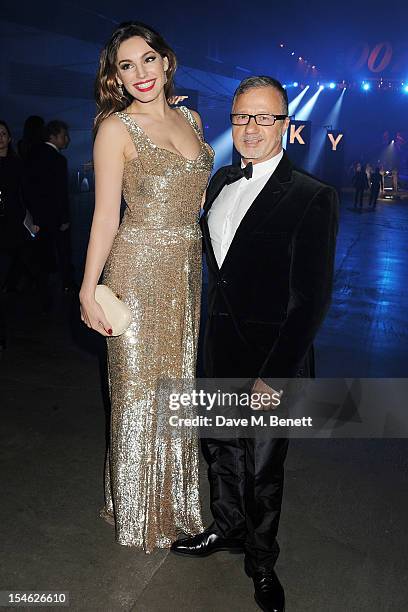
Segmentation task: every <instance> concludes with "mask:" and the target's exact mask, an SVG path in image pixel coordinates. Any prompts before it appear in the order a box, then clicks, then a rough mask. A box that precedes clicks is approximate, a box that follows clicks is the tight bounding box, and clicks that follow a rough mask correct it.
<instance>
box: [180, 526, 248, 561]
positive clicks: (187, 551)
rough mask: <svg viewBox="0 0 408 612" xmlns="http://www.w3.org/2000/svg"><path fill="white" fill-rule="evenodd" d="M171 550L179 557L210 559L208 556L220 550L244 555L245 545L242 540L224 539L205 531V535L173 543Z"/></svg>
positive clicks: (201, 534) (200, 534)
mask: <svg viewBox="0 0 408 612" xmlns="http://www.w3.org/2000/svg"><path fill="white" fill-rule="evenodd" d="M170 550H171V551H172V552H174V553H176V554H177V555H190V556H191V557H208V555H212V554H213V553H216V552H219V551H220V550H227V551H228V552H230V553H242V552H244V543H243V541H242V540H236V539H233V538H222V537H221V536H219V535H217V534H216V533H214V532H213V531H203V533H199V534H198V535H195V536H191V537H189V538H183V539H181V540H177V541H176V542H173V544H172V545H171V549H170Z"/></svg>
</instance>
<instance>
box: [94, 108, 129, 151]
mask: <svg viewBox="0 0 408 612" xmlns="http://www.w3.org/2000/svg"><path fill="white" fill-rule="evenodd" d="M131 145H132V143H131V141H130V137H129V134H128V131H127V129H126V126H125V124H124V123H123V121H121V119H120V118H119V117H118V116H117V115H115V114H112V115H109V117H106V119H104V120H103V121H102V122H101V124H100V126H99V128H98V132H97V134H96V138H95V148H97V149H98V148H99V149H104V148H108V149H109V150H110V151H111V152H112V151H116V152H121V153H122V154H123V155H124V157H125V158H126V157H128V150H129V149H130V150H131V149H132V146H131Z"/></svg>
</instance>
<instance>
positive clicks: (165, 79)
mask: <svg viewBox="0 0 408 612" xmlns="http://www.w3.org/2000/svg"><path fill="white" fill-rule="evenodd" d="M166 83H167V72H166V71H165V72H164V84H166Z"/></svg>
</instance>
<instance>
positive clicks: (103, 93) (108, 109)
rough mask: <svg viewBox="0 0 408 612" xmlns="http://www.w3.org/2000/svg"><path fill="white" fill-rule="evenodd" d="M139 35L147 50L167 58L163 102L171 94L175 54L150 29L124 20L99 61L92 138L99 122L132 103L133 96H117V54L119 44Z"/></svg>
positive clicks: (175, 62)
mask: <svg viewBox="0 0 408 612" xmlns="http://www.w3.org/2000/svg"><path fill="white" fill-rule="evenodd" d="M133 36H140V37H141V38H143V40H145V41H146V42H147V44H148V45H149V47H151V48H152V49H154V50H155V51H157V53H159V54H160V55H161V57H167V59H168V62H169V67H168V69H167V72H166V75H167V83H166V84H165V85H164V94H165V96H166V98H167V99H169V98H170V97H171V96H172V95H173V91H174V73H175V72H176V68H177V59H176V55H175V53H174V51H173V49H172V48H171V47H169V45H168V44H167V43H166V41H165V40H164V39H163V37H162V36H160V34H159V33H158V32H156V31H155V30H153V28H151V27H150V26H148V25H146V24H144V23H141V22H140V21H125V22H123V23H121V24H120V25H119V27H118V28H117V29H116V30H115V31H114V33H113V34H112V36H111V37H110V39H109V41H108V42H107V44H106V45H105V47H104V49H103V51H102V53H101V57H100V59H99V70H98V74H97V76H96V80H95V99H96V107H97V115H96V117H95V121H94V136H96V132H97V131H98V128H99V126H100V124H101V122H102V121H103V120H104V119H106V117H109V115H111V114H112V113H114V112H116V111H121V110H123V109H125V108H126V107H127V106H129V104H130V103H131V102H132V100H133V97H132V96H131V95H130V94H129V93H128V92H127V91H125V90H124V91H123V94H122V93H121V91H120V89H119V87H118V83H117V72H118V69H117V65H116V62H117V54H118V49H119V47H120V45H121V44H122V42H123V41H125V40H128V38H132V37H133Z"/></svg>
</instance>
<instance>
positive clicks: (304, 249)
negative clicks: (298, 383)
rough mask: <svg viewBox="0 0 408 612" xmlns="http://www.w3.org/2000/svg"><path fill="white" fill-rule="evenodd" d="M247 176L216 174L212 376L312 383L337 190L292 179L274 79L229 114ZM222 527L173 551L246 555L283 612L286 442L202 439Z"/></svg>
mask: <svg viewBox="0 0 408 612" xmlns="http://www.w3.org/2000/svg"><path fill="white" fill-rule="evenodd" d="M231 121H232V124H233V132H232V134H233V140H234V145H235V148H236V149H237V150H238V152H239V153H240V154H241V159H242V161H241V167H240V168H239V167H234V166H228V167H223V168H220V169H219V170H218V172H217V173H216V174H215V175H214V177H213V178H212V180H211V182H210V185H209V187H208V190H207V198H206V202H205V207H204V214H203V217H202V231H203V237H204V244H205V249H206V257H207V263H208V269H209V290H208V291H209V296H208V300H209V301H208V305H209V306H208V321H207V327H206V333H205V345H204V363H205V373H206V376H207V377H212V378H253V379H254V380H255V383H254V386H253V391H254V392H271V388H270V387H269V386H268V384H267V379H268V378H291V377H297V376H300V377H312V376H314V360H313V347H312V342H313V340H314V338H315V335H316V333H317V331H318V329H319V327H320V325H321V323H322V321H323V319H324V317H325V315H326V312H327V309H328V307H329V303H330V296H331V291H332V280H333V264H334V255H335V242H336V234H337V226H338V198H337V194H336V192H335V190H334V189H333V188H332V187H330V186H329V185H326V184H324V183H322V182H321V181H319V180H317V179H316V178H314V177H312V176H309V175H308V174H306V173H304V172H302V171H300V170H297V169H295V168H294V167H293V166H292V164H291V162H290V160H289V158H288V157H287V155H286V153H285V152H284V151H283V149H282V137H283V135H284V133H285V131H286V130H287V127H288V125H289V119H288V98H287V94H286V91H285V89H284V88H283V87H282V86H281V84H280V83H279V82H278V81H276V80H274V79H271V78H270V77H250V78H249V79H245V80H244V81H243V82H242V83H241V84H240V86H239V87H238V89H237V91H236V93H235V96H234V101H233V110H232V115H231ZM203 443H204V450H205V454H206V456H207V460H208V462H209V478H210V484H211V510H212V513H213V516H214V523H213V524H212V525H211V527H209V528H208V529H207V530H206V531H205V532H204V533H202V534H199V535H198V536H194V537H191V538H186V539H182V540H179V541H178V542H176V543H174V544H173V547H172V550H173V551H174V552H176V553H179V554H187V555H195V556H206V555H208V554H211V553H213V552H217V551H218V550H230V551H234V552H240V551H242V550H244V551H245V570H246V572H247V574H248V575H249V576H251V577H252V578H253V581H254V586H255V599H256V601H257V603H258V605H259V606H260V607H261V609H263V610H275V611H276V610H279V611H280V610H283V609H284V605H285V603H284V601H285V598H284V591H283V588H282V586H281V584H280V582H279V580H278V578H277V576H276V574H275V572H274V569H273V567H274V564H275V562H276V559H277V557H278V554H279V547H278V544H277V541H276V535H277V531H278V523H279V517H280V510H281V502H282V492H283V465H284V460H285V456H286V452H287V447H288V440H287V439H278V438H276V437H275V438H273V437H271V439H267V440H266V439H256V438H255V439H254V438H250V439H239V438H236V439H231V440H225V439H222V440H215V439H207V440H203Z"/></svg>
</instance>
